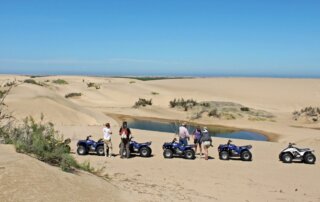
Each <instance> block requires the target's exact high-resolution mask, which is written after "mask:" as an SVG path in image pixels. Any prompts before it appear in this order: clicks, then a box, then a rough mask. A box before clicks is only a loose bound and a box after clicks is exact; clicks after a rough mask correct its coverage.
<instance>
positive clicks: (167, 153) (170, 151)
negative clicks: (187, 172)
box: [163, 149, 173, 159]
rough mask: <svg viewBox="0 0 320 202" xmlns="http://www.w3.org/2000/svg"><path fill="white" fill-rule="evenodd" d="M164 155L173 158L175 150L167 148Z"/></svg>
mask: <svg viewBox="0 0 320 202" xmlns="http://www.w3.org/2000/svg"><path fill="white" fill-rule="evenodd" d="M163 157H164V158H166V159H171V158H173V152H172V150H171V149H165V150H164V151H163Z"/></svg>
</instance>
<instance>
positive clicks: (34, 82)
mask: <svg viewBox="0 0 320 202" xmlns="http://www.w3.org/2000/svg"><path fill="white" fill-rule="evenodd" d="M23 82H24V83H29V84H34V85H38V86H43V84H42V83H40V82H37V81H35V80H34V79H26V80H24V81H23Z"/></svg>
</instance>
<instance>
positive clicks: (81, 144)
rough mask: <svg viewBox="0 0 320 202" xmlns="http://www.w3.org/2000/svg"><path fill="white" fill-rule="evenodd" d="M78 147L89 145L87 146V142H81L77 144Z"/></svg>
mask: <svg viewBox="0 0 320 202" xmlns="http://www.w3.org/2000/svg"><path fill="white" fill-rule="evenodd" d="M77 146H78V147H79V146H84V147H87V144H86V142H85V141H79V142H78V143H77Z"/></svg>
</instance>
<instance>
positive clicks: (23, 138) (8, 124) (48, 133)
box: [0, 88, 94, 172]
mask: <svg viewBox="0 0 320 202" xmlns="http://www.w3.org/2000/svg"><path fill="white" fill-rule="evenodd" d="M10 90H11V88H9V89H7V90H6V91H5V92H4V91H1V92H4V94H3V95H2V99H1V100H0V140H1V143H6V144H13V145H14V146H15V148H16V151H17V152H20V153H25V154H28V155H30V156H32V157H35V158H37V159H39V160H41V161H43V162H46V163H48V164H50V165H54V166H59V167H60V168H61V169H62V170H63V171H67V172H70V171H73V170H74V169H81V170H85V171H88V172H94V169H93V168H92V167H91V166H90V163H88V162H85V163H82V164H79V163H78V162H77V161H76V160H75V159H74V157H73V156H71V155H70V147H69V145H68V144H69V143H70V141H71V140H70V139H64V138H63V136H62V135H61V134H59V133H58V131H56V130H55V129H54V125H53V124H52V123H50V122H49V123H43V118H44V117H43V115H41V121H40V122H39V123H36V122H35V120H34V119H33V118H32V117H27V118H25V119H24V121H23V123H22V124H21V123H17V122H13V120H14V119H13V117H12V116H11V114H9V113H8V112H7V111H6V110H5V109H6V105H5V104H4V100H5V97H6V95H8V93H9V92H10Z"/></svg>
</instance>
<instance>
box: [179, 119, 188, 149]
mask: <svg viewBox="0 0 320 202" xmlns="http://www.w3.org/2000/svg"><path fill="white" fill-rule="evenodd" d="M189 138H190V135H189V131H188V129H187V124H186V123H185V122H183V123H182V124H181V126H180V127H179V143H180V144H183V145H185V146H187V145H188V139H189Z"/></svg>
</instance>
